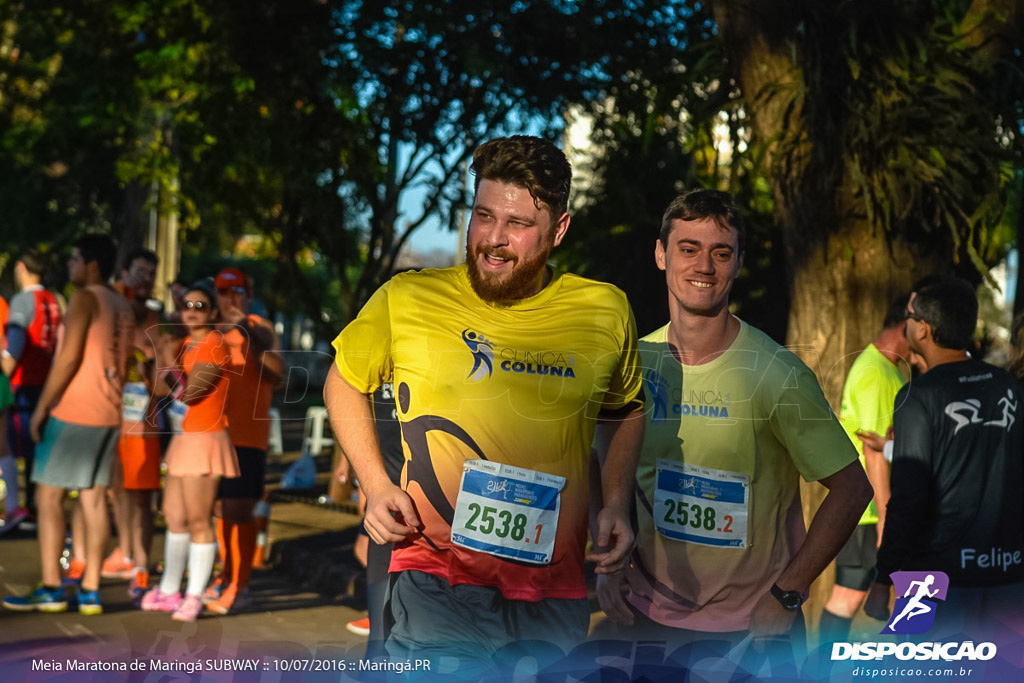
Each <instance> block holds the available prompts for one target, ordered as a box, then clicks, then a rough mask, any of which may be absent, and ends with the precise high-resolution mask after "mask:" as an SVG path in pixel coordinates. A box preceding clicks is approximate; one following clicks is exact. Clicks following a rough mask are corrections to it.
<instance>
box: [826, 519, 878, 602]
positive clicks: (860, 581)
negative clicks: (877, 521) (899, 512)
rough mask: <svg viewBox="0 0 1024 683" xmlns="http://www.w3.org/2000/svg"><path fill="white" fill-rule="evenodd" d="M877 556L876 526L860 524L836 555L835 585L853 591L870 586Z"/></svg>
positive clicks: (864, 589) (862, 589)
mask: <svg viewBox="0 0 1024 683" xmlns="http://www.w3.org/2000/svg"><path fill="white" fill-rule="evenodd" d="M877 558H878V527H877V526H875V525H874V524H860V525H858V526H857V528H856V529H854V530H853V533H852V534H851V535H850V538H848V539H847V540H846V543H845V544H844V545H843V547H842V548H840V549H839V554H838V555H836V585H838V586H842V587H843V588H849V589H851V590H855V591H866V590H867V589H868V588H870V587H871V579H872V576H873V575H874V568H875V561H876V560H877Z"/></svg>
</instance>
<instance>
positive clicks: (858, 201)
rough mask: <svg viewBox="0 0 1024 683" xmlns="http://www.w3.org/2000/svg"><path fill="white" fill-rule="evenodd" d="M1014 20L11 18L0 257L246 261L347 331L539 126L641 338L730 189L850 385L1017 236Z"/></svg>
mask: <svg viewBox="0 0 1024 683" xmlns="http://www.w3.org/2000/svg"><path fill="white" fill-rule="evenodd" d="M1019 4H1020V3H1017V2H1014V1H1011V0H974V1H973V2H967V1H966V0H913V1H911V2H905V1H901V2H896V1H895V0H878V1H874V2H866V1H863V0H860V1H847V2H840V3H820V2H814V1H813V0H802V1H798V2H790V3H784V4H781V3H764V2H755V1H754V0H723V1H722V2H718V3H713V4H712V3H706V2H694V1H693V0H686V1H683V0H669V1H668V2H665V1H661V2H648V1H647V0H630V1H629V2H622V1H621V0H617V1H614V2H613V1H611V0H578V1H576V2H566V1H565V0H536V1H532V2H527V1H525V0H523V1H517V2H510V3H489V2H483V3H481V2H479V0H474V1H473V2H469V1H468V0H416V1H414V0H405V1H401V0H378V1H375V2H368V1H365V2H363V1H359V0H293V1H292V2H287V3H282V2H277V1H276V0H253V1H252V2H249V3H244V4H238V3H222V2H214V1H213V0H164V1H163V2H159V3H157V2H149V1H146V0H134V1H133V0H76V2H60V1H57V0H33V1H32V2H28V1H27V0H20V1H15V0H0V206H3V213H2V214H0V263H3V259H8V261H9V259H10V258H11V257H12V256H14V255H16V254H17V253H18V252H19V251H21V250H23V249H25V248H28V247H32V246H39V245H42V246H44V247H46V248H48V249H50V250H51V251H53V252H54V253H55V254H59V253H61V252H62V251H64V250H66V247H67V245H68V244H69V243H70V242H71V241H72V240H73V238H74V237H75V236H76V235H78V234H80V233H81V232H82V231H86V230H99V231H109V232H112V233H113V234H114V235H115V236H116V237H117V238H118V239H119V241H120V243H121V248H122V250H128V249H130V248H133V247H135V246H139V245H152V244H154V243H155V242H156V241H159V240H158V235H159V234H163V232H167V231H169V232H171V233H173V235H174V236H175V237H176V238H177V239H176V240H172V241H171V244H172V245H175V244H176V246H172V247H169V249H171V251H170V252H168V253H167V254H166V256H165V258H167V259H169V260H173V261H174V264H173V270H172V271H171V272H172V273H173V274H174V275H177V274H179V273H178V271H179V270H180V275H181V277H182V278H183V279H190V278H194V277H196V276H199V275H202V274H209V273H210V272H212V270H213V269H215V268H217V267H220V266H221V265H224V264H227V263H235V264H244V265H245V267H246V268H249V269H251V270H252V271H253V273H254V274H255V276H256V281H257V286H258V291H257V295H258V297H259V298H260V299H261V301H263V302H264V303H265V305H266V306H267V308H268V312H270V313H272V314H273V313H275V312H283V313H286V314H288V315H293V314H302V315H305V316H307V317H308V318H309V319H311V320H312V321H313V324H314V326H315V329H316V332H317V335H318V336H319V337H320V338H325V339H326V338H330V337H332V336H333V335H334V334H335V333H336V332H337V331H338V329H340V327H341V326H342V325H343V324H344V323H345V321H347V320H348V319H350V318H351V316H352V315H353V314H354V312H355V311H356V310H358V306H359V305H361V303H362V302H363V301H365V300H366V298H367V297H368V296H369V294H370V293H372V291H373V290H374V289H375V288H376V287H377V286H378V285H379V284H380V282H382V281H383V280H385V279H386V278H387V277H388V276H389V274H390V273H391V272H393V271H394V270H395V269H396V268H399V267H405V266H408V265H411V264H414V263H415V257H414V255H411V254H410V250H409V239H410V237H411V236H412V235H413V234H415V233H416V232H417V231H419V230H422V229H423V228H424V226H430V225H432V224H440V225H443V226H448V227H450V229H452V230H453V231H455V230H459V229H462V228H463V227H464V226H463V223H464V220H465V208H466V206H467V203H468V202H469V201H470V200H471V197H470V193H471V180H470V181H469V182H467V177H466V167H467V160H468V159H469V157H470V155H471V152H472V149H473V148H474V147H475V145H476V144H478V143H479V142H481V141H483V140H486V139H488V138H490V137H494V136H497V135H504V134H508V133H514V132H530V133H533V134H538V135H543V136H547V137H550V138H552V139H554V140H557V141H558V142H559V144H561V145H564V146H565V147H566V148H567V150H568V151H569V153H570V155H571V158H572V160H573V163H574V166H575V168H576V171H577V180H576V183H575V187H576V192H575V196H574V198H573V207H574V219H573V224H572V229H571V230H570V233H569V239H568V240H567V242H566V243H565V244H564V245H563V246H561V247H560V248H559V249H558V250H556V252H555V255H554V258H555V261H556V265H557V266H558V267H561V268H567V269H571V270H574V271H576V272H580V273H582V274H585V275H588V276H591V277H595V278H600V279H607V280H610V281H612V282H615V283H616V284H618V285H619V286H621V287H622V288H623V289H625V290H626V292H627V293H628V294H629V295H630V299H631V301H632V302H633V305H634V308H635V310H636V316H637V320H638V324H639V327H640V329H641V332H646V331H649V330H651V329H653V328H655V327H657V326H659V325H661V324H663V323H664V321H665V318H666V301H665V292H664V285H663V281H662V280H661V278H660V274H659V272H658V271H657V270H656V269H655V268H654V265H653V258H652V252H653V246H654V239H655V238H656V235H657V231H658V226H659V224H660V216H661V212H662V210H663V209H664V207H665V206H666V205H667V204H668V202H669V201H670V200H671V198H672V197H673V196H674V195H675V194H677V193H678V192H680V191H681V190H683V189H684V188H689V187H697V186H702V187H715V188H720V189H726V190H729V191H731V192H733V193H734V194H735V195H736V196H737V197H738V198H739V200H740V202H741V203H742V205H743V206H744V207H745V208H746V209H747V211H748V215H749V217H750V224H751V229H750V233H749V236H748V243H747V245H746V247H747V254H746V260H745V268H744V270H745V275H744V278H743V279H742V280H741V283H740V284H739V285H738V287H737V291H736V292H735V296H734V299H735V308H736V311H737V312H738V313H739V314H740V315H742V316H743V317H744V318H745V319H747V320H749V321H750V322H752V323H753V324H755V325H758V326H759V327H762V328H764V329H766V330H767V331H768V332H769V333H770V334H772V336H774V337H775V338H777V339H779V340H780V341H787V342H788V343H790V344H791V345H793V346H794V347H807V348H811V349H813V350H814V352H815V353H817V354H819V355H820V356H822V357H824V358H831V359H832V360H831V361H829V362H830V364H834V363H835V362H841V361H839V360H838V359H842V358H846V357H847V356H848V354H849V353H850V352H851V350H853V349H856V348H861V347H863V345H864V344H865V343H866V342H867V341H869V340H870V338H871V337H872V336H873V335H874V333H875V332H876V327H877V325H878V322H879V321H880V319H881V311H882V310H883V309H884V305H885V303H886V302H887V301H888V298H889V297H890V296H891V295H892V294H893V293H895V291H897V290H898V289H901V288H906V287H908V286H909V284H910V282H911V281H912V278H913V277H916V276H917V275H920V274H923V273H925V272H934V271H948V272H956V273H959V274H962V275H965V276H967V277H970V278H972V279H973V280H974V281H976V282H978V281H980V280H981V279H982V277H983V275H984V274H986V273H987V272H988V269H989V268H990V267H992V266H993V265H995V264H997V263H999V262H1001V261H1002V260H1003V259H1005V257H1006V255H1007V254H1008V253H1009V251H1010V249H1012V248H1013V247H1014V246H1016V245H1017V244H1018V236H1019V233H1020V226H1021V212H1020V195H1021V187H1022V175H1024V171H1022V163H1021V151H1022V143H1021V132H1022V131H1021V122H1022V115H1021V107H1022V100H1024V88H1022V79H1021V75H1022V73H1024V72H1022V68H1021V67H1022V55H1021V45H1022V44H1024V41H1021V40H1020V27H1021V8H1020V7H1019V6H1018V5H1019ZM581 130H584V131H589V134H585V135H584V134H581V133H579V131H581ZM410 197H412V198H414V200H413V201H412V202H410V201H409V198H410ZM403 199H404V201H403ZM162 231H163V232H162ZM164 243H165V242H161V244H164ZM460 256H461V255H453V259H455V258H459V257H460ZM57 263H58V265H57V267H56V268H55V273H56V276H55V277H56V279H59V278H60V275H61V270H62V261H60V260H58V261H57ZM162 284H164V283H162ZM11 288H12V284H11V280H10V267H9V265H8V266H7V267H4V269H3V272H2V274H0V290H3V291H5V292H7V293H10V290H11ZM1020 300H1021V297H1016V301H1017V302H1020ZM837 320H843V321H844V324H843V325H842V326H841V327H842V330H843V333H842V335H841V336H837V335H836V330H837V329H838V327H840V326H837V324H836V321H837ZM826 390H827V391H828V392H829V394H830V398H834V397H833V396H832V394H833V393H835V389H834V388H830V387H828V386H826Z"/></svg>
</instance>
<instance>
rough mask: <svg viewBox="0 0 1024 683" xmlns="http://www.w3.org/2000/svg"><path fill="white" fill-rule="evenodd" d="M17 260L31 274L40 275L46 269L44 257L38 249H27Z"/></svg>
mask: <svg viewBox="0 0 1024 683" xmlns="http://www.w3.org/2000/svg"><path fill="white" fill-rule="evenodd" d="M18 261H19V262H20V263H21V264H22V265H23V266H25V270H27V271H28V272H30V273H32V274H33V275H39V276H42V274H43V271H45V270H46V265H47V263H46V258H45V257H44V256H43V254H42V252H40V251H39V250H38V249H29V250H28V251H26V252H25V253H24V254H22V255H21V256H20V257H19V258H18Z"/></svg>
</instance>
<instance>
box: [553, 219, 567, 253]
mask: <svg viewBox="0 0 1024 683" xmlns="http://www.w3.org/2000/svg"><path fill="white" fill-rule="evenodd" d="M567 232H569V214H568V213H563V214H562V215H561V217H560V218H559V219H558V220H557V221H555V240H554V242H553V243H552V246H555V247H557V246H558V245H559V244H561V243H562V239H563V238H564V237H565V233H567Z"/></svg>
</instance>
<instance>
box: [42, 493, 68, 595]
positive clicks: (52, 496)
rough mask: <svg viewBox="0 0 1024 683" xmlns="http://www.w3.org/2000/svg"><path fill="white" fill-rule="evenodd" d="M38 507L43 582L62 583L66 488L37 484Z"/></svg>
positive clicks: (54, 584)
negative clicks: (61, 556)
mask: <svg viewBox="0 0 1024 683" xmlns="http://www.w3.org/2000/svg"><path fill="white" fill-rule="evenodd" d="M35 495H36V509H37V511H38V515H39V516H38V520H39V530H38V532H37V533H38V534H39V560H40V562H39V564H40V567H41V568H42V578H43V584H44V585H46V586H50V587H53V586H59V585H60V553H61V551H62V550H63V549H64V533H65V531H66V529H67V526H66V524H67V522H66V521H65V519H64V505H63V502H64V489H62V488H60V487H58V486H50V485H49V484H38V485H36V494H35Z"/></svg>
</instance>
